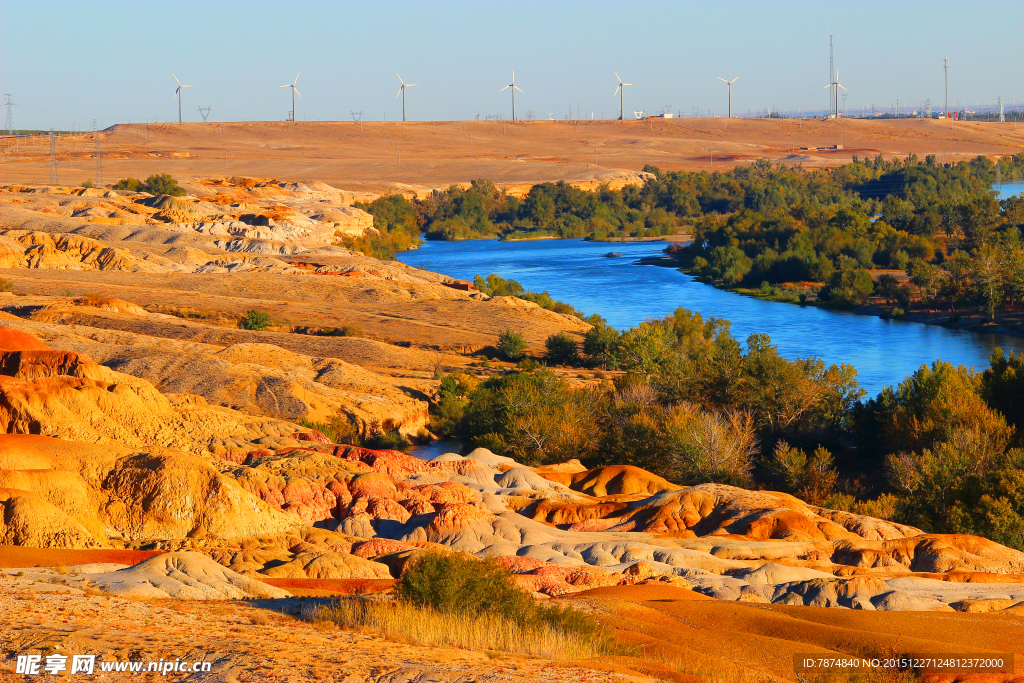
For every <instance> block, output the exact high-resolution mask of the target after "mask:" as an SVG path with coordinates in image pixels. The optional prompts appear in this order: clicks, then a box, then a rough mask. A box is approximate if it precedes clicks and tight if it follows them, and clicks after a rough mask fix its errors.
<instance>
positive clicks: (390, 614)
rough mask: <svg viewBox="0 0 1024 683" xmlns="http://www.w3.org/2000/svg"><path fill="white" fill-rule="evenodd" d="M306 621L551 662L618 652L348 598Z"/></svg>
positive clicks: (515, 626)
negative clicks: (519, 655) (367, 629)
mask: <svg viewBox="0 0 1024 683" xmlns="http://www.w3.org/2000/svg"><path fill="white" fill-rule="evenodd" d="M301 616H302V618H303V619H305V620H307V621H314V622H315V621H326V622H331V623H334V624H337V625H338V626H340V627H342V628H345V629H352V630H361V629H363V628H367V627H368V628H370V629H373V630H376V631H379V632H381V633H383V634H384V635H386V636H388V637H389V638H392V639H402V640H407V641H409V642H413V643H417V644H419V645H433V646H439V647H457V648H463V649H466V650H477V651H498V652H515V653H518V654H525V655H537V656H541V657H546V658H548V659H562V660H577V659H588V658H591V657H600V656H603V655H607V654H611V653H612V651H613V649H614V645H613V644H612V642H611V641H603V640H602V639H593V638H586V637H582V636H579V635H574V634H567V633H564V632H562V631H561V630H558V629H554V628H552V627H550V626H546V625H540V624H538V625H523V624H521V623H518V622H516V621H513V620H511V619H506V618H503V617H500V616H496V615H489V614H476V615H463V614H452V613H447V614H446V613H441V612H437V611H435V610H432V609H430V608H428V607H415V606H413V605H410V604H407V603H401V602H391V601H377V600H372V601H371V600H359V599H343V600H338V601H337V602H335V603H333V604H330V605H319V606H307V607H304V608H303V609H302V614H301ZM488 656H491V655H490V652H488Z"/></svg>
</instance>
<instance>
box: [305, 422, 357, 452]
mask: <svg viewBox="0 0 1024 683" xmlns="http://www.w3.org/2000/svg"><path fill="white" fill-rule="evenodd" d="M299 425H300V426H302V427H305V428H307V429H316V430H317V431H319V432H322V433H323V435H324V436H326V437H327V438H328V439H330V440H331V442H332V443H343V444H349V445H351V446H358V445H360V441H359V429H357V428H356V425H355V424H354V423H353V422H352V421H351V420H349V419H348V418H347V417H345V416H344V415H335V416H334V417H332V418H331V419H330V420H329V421H328V422H313V421H311V420H307V419H306V418H304V417H301V418H299Z"/></svg>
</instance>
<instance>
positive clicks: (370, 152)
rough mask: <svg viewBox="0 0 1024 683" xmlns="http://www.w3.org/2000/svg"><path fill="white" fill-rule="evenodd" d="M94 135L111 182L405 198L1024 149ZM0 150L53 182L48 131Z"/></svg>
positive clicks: (1009, 144)
mask: <svg viewBox="0 0 1024 683" xmlns="http://www.w3.org/2000/svg"><path fill="white" fill-rule="evenodd" d="M99 137H100V146H101V156H102V176H103V179H104V180H105V181H106V182H108V183H109V182H114V181H116V180H117V179H119V178H123V177H127V176H135V177H138V178H144V177H146V176H148V175H149V174H151V173H171V174H173V175H175V176H196V177H210V176H255V177H269V178H283V179H289V180H292V181H322V182H325V183H328V184H330V185H334V186H335V187H339V188H345V189H347V190H352V191H361V192H376V193H379V192H389V191H390V192H396V191H397V192H405V193H408V194H423V193H425V192H429V191H430V190H431V189H438V188H444V187H447V186H449V185H451V184H454V183H467V182H469V181H470V180H472V179H485V180H491V181H493V182H495V183H496V184H498V185H499V186H501V187H504V188H507V189H509V190H510V191H513V192H521V193H525V192H526V191H527V190H528V189H529V187H530V186H531V185H533V184H534V183H538V182H554V181H558V180H564V181H567V182H571V183H576V184H579V185H581V186H584V187H592V186H595V185H597V184H599V183H603V182H607V183H611V184H612V185H613V186H615V185H616V184H622V183H630V182H638V181H639V176H638V175H637V173H638V172H639V171H641V170H642V169H643V167H644V166H645V165H647V164H652V165H654V166H658V167H659V168H662V169H666V170H676V169H684V170H689V171H694V170H714V169H715V168H716V167H717V168H722V169H724V168H731V167H732V166H734V165H735V164H738V163H749V162H751V161H753V160H755V159H759V158H766V159H770V160H771V161H779V162H782V163H786V164H802V165H804V166H805V167H816V166H836V165H839V164H842V163H846V162H848V161H849V160H850V158H851V156H852V155H857V156H860V157H865V156H870V157H874V156H876V155H878V154H882V155H883V156H885V157H886V158H890V157H893V156H898V157H905V156H907V155H910V154H916V155H918V156H919V157H921V158H924V157H925V156H926V155H928V154H935V155H936V156H937V157H938V159H939V161H942V162H955V161H960V160H963V159H968V158H973V157H975V156H977V155H979V154H983V155H986V156H993V157H999V156H1003V155H1011V154H1017V153H1019V152H1020V151H1021V149H1022V148H1024V128H1017V127H1016V125H1015V124H1013V123H1003V124H1000V123H976V122H965V121H955V122H951V121H949V120H937V119H936V120H933V119H897V120H893V119H889V120H877V121H872V120H865V119H831V120H821V119H728V120H727V119H707V118H704V119H690V118H684V119H646V120H627V121H624V122H623V121H608V120H604V121H518V122H515V123H512V122H500V121H440V122H428V121H418V122H408V123H401V122H381V121H363V122H362V123H361V124H359V123H354V122H352V121H334V122H315V121H298V122H296V123H295V124H294V126H292V125H291V124H289V123H274V122H235V123H184V124H176V123H163V124H158V123H150V124H145V123H143V124H139V123H134V124H118V125H116V126H112V127H110V128H107V129H105V130H103V131H101V132H100V134H99ZM837 145H840V146H841V149H835V146H837ZM0 148H2V156H3V158H2V159H0V183H45V182H48V181H49V179H50V163H49V162H50V153H49V143H48V141H47V140H46V139H40V140H38V141H35V142H32V143H30V144H28V146H26V143H25V142H20V143H17V147H16V143H15V142H14V141H13V140H10V139H3V140H2V142H0ZM56 153H57V173H58V179H59V181H60V182H63V183H66V184H71V185H78V184H80V183H82V182H83V181H85V180H93V181H94V182H95V181H97V177H98V174H97V164H96V140H95V136H94V135H93V134H84V135H83V134H79V135H75V136H72V137H65V138H61V139H60V140H59V141H58V143H57V148H56Z"/></svg>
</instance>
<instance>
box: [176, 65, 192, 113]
mask: <svg viewBox="0 0 1024 683" xmlns="http://www.w3.org/2000/svg"><path fill="white" fill-rule="evenodd" d="M171 77H172V78H174V82H175V83H177V84H178V87H177V88H175V89H174V97H177V98H178V123H181V90H182V88H191V87H192V86H191V85H182V84H181V81H179V80H178V77H177V76H175V75H174V74H171Z"/></svg>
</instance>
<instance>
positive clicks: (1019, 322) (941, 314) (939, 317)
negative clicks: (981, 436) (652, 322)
mask: <svg viewBox="0 0 1024 683" xmlns="http://www.w3.org/2000/svg"><path fill="white" fill-rule="evenodd" d="M636 264H637V265H645V266H661V267H663V268H674V269H675V270H678V271H679V272H681V273H685V274H687V275H690V276H691V277H693V278H694V280H695V281H696V282H699V283H701V284H704V285H710V286H712V287H714V288H715V289H720V290H722V291H725V292H730V293H733V294H740V295H742V296H749V297H751V298H754V299H758V300H760V301H770V302H773V303H783V304H799V305H801V306H815V307H818V308H823V309H826V310H831V311H842V312H845V313H852V314H854V315H865V316H875V317H878V318H882V319H883V320H900V321H903V322H908V323H921V324H922V325H938V326H941V327H946V328H949V329H953V330H963V331H965V332H976V333H979V334H1002V335H1009V336H1011V337H1022V338H1024V311H1011V312H1008V313H1002V314H1000V315H997V316H996V317H995V320H991V319H989V316H988V314H987V313H986V312H984V311H982V310H981V309H962V310H958V311H947V310H938V309H934V308H933V309H927V310H912V309H911V310H908V311H905V312H903V313H902V314H898V313H896V311H897V309H898V307H897V306H895V305H892V304H884V303H881V302H877V301H876V302H869V303H866V304H863V305H861V306H857V307H854V308H836V307H834V306H829V305H828V304H827V303H825V302H823V301H818V300H817V299H816V298H814V296H813V295H812V294H811V291H812V288H811V287H810V286H803V285H799V284H789V285H772V286H771V287H769V288H768V289H767V291H764V290H760V289H751V288H748V287H728V286H726V285H725V284H723V283H721V282H717V283H716V282H704V281H703V280H701V279H700V278H698V277H695V276H694V275H693V273H690V272H688V271H687V270H686V269H685V268H683V267H681V266H680V265H679V264H680V261H679V259H677V258H675V257H673V256H671V255H668V254H662V255H659V256H645V257H643V258H640V259H637V261H636ZM801 293H802V294H803V295H804V296H803V297H801Z"/></svg>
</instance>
